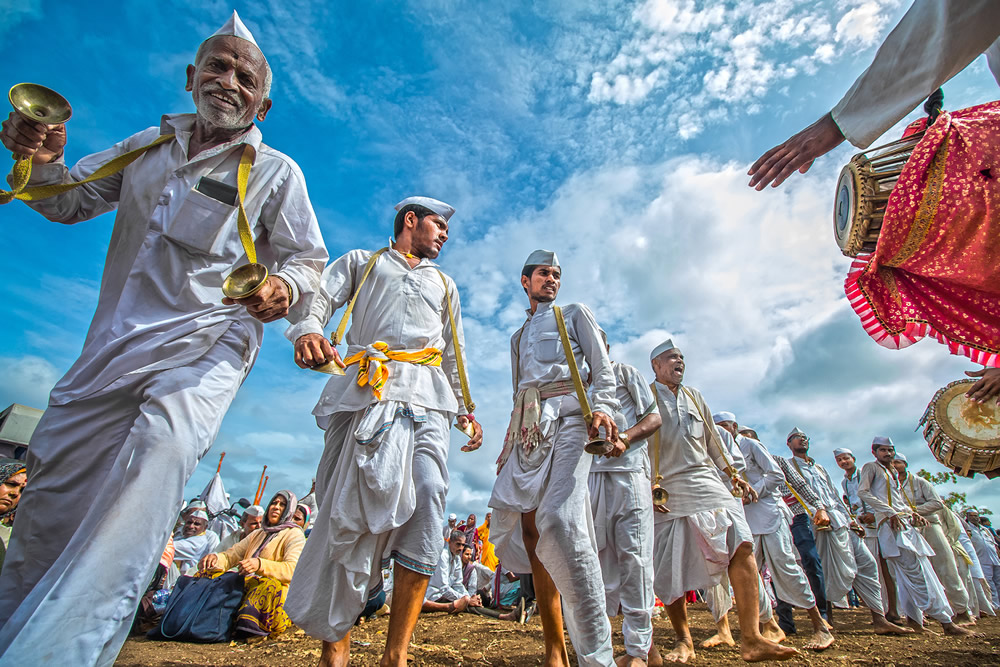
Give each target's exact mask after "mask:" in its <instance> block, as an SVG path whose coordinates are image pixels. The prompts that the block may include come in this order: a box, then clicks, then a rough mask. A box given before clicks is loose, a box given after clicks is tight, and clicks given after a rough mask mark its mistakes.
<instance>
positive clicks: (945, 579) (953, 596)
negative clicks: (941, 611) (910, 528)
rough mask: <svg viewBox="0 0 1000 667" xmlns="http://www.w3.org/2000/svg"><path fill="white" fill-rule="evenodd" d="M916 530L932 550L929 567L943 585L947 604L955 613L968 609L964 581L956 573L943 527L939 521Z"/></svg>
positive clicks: (967, 592)
mask: <svg viewBox="0 0 1000 667" xmlns="http://www.w3.org/2000/svg"><path fill="white" fill-rule="evenodd" d="M918 531H919V532H920V534H921V535H922V536H923V538H924V539H925V540H927V544H928V545H930V547H931V549H933V550H934V555H933V556H931V557H930V561H931V567H932V568H933V569H934V573H935V574H936V575H937V578H938V581H940V582H941V586H942V587H944V592H945V595H946V596H947V597H948V604H949V605H950V606H951V609H952V611H954V612H955V613H956V614H958V613H961V612H963V611H966V610H968V608H969V591H968V589H967V588H966V587H965V582H964V581H962V577H961V576H960V575H959V573H958V564H957V563H956V562H955V554H954V552H953V551H952V549H951V544H949V543H948V538H947V537H946V536H945V534H944V529H943V528H942V527H941V524H939V523H928V524H927V525H926V526H924V527H922V528H919V529H918Z"/></svg>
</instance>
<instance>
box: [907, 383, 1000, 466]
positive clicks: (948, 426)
mask: <svg viewBox="0 0 1000 667" xmlns="http://www.w3.org/2000/svg"><path fill="white" fill-rule="evenodd" d="M975 383H976V381H975V380H959V381H957V382H952V383H951V384H949V385H948V386H946V387H944V388H942V389H940V390H938V392H937V393H936V394H934V398H933V399H932V400H931V402H930V404H928V406H927V410H926V411H925V412H924V416H923V418H921V420H920V425H921V426H923V427H924V439H925V440H927V445H928V446H929V447H930V448H931V452H933V453H934V458H936V459H937V460H938V461H939V462H941V463H942V464H943V465H945V466H948V467H949V468H951V469H952V470H954V471H955V472H956V473H958V474H959V475H962V476H963V477H972V476H973V475H975V473H977V472H981V473H983V474H984V475H986V476H987V477H989V478H990V479H992V478H994V477H997V476H1000V406H998V405H997V403H996V401H994V400H989V401H987V402H985V403H976V402H975V401H971V400H969V399H968V398H967V397H966V396H965V393H966V392H967V391H969V388H970V387H971V386H972V385H973V384H975Z"/></svg>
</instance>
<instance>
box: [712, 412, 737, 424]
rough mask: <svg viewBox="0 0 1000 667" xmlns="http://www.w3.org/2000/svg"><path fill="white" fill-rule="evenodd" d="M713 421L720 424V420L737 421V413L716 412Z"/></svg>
mask: <svg viewBox="0 0 1000 667" xmlns="http://www.w3.org/2000/svg"><path fill="white" fill-rule="evenodd" d="M712 421H714V422H715V423H716V424H718V423H719V422H734V423H735V422H736V415H734V414H733V413H732V412H716V413H715V414H714V415H712Z"/></svg>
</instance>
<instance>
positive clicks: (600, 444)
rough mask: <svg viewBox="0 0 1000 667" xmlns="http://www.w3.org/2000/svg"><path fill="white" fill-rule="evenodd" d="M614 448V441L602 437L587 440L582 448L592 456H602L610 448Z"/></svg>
mask: <svg viewBox="0 0 1000 667" xmlns="http://www.w3.org/2000/svg"><path fill="white" fill-rule="evenodd" d="M614 448H615V443H613V442H611V441H610V440H605V439H604V438H594V439H593V440H590V441H588V442H587V444H586V445H585V446H584V448H583V450H584V451H585V452H587V453H588V454H593V455H594V456H604V455H605V454H607V453H608V452H610V451H611V450H612V449H614Z"/></svg>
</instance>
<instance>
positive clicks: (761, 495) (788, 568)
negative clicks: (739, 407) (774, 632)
mask: <svg viewBox="0 0 1000 667" xmlns="http://www.w3.org/2000/svg"><path fill="white" fill-rule="evenodd" d="M713 419H714V420H715V422H716V424H718V425H719V426H720V427H721V428H723V429H725V430H726V432H727V433H728V434H729V435H731V436H732V437H733V439H734V440H735V441H736V444H737V446H738V447H739V449H740V452H741V453H742V455H743V460H744V461H745V473H744V474H745V475H746V480H747V482H749V483H750V486H752V487H753V490H754V491H756V492H757V500H756V501H755V502H752V503H747V504H745V505H744V506H743V512H744V513H745V515H746V519H747V525H748V526H749V527H750V532H751V533H752V534H753V551H754V557H755V558H756V561H757V569H758V570H762V569H763V567H764V565H767V569H768V571H769V572H770V573H771V582H772V584H773V585H774V590H775V592H776V593H777V595H778V598H779V599H780V600H783V601H785V602H786V603H789V604H792V605H794V606H796V607H799V608H800V609H805V610H806V612H807V613H808V614H809V620H810V621H812V624H813V636H812V638H811V639H810V640H809V641H808V642H806V644H805V645H804V646H803V648H807V649H813V650H817V651H821V650H823V649H826V648H829V647H830V646H831V645H832V644H833V642H834V638H833V635H832V634H830V631H829V629H827V625H826V622H825V621H824V620H823V617H822V615H820V612H819V608H818V607H817V606H816V598H815V597H814V596H813V594H812V590H811V589H810V588H809V581H808V579H807V578H806V574H805V571H804V570H803V569H802V566H801V565H800V564H799V563H798V561H797V560H796V558H795V553H794V546H793V543H792V533H791V531H789V529H788V523H787V520H786V518H785V514H786V513H787V512H783V511H782V507H781V505H779V504H778V503H783V500H782V497H781V489H782V488H783V485H784V483H785V476H784V474H783V473H782V472H781V468H780V467H779V466H778V464H777V463H776V462H775V460H774V457H772V456H771V453H770V452H769V451H767V448H766V447H764V445H763V444H761V442H760V441H758V440H755V439H753V438H748V437H746V436H744V435H741V434H740V432H739V425H738V424H737V423H736V416H735V415H734V414H733V413H731V412H722V413H719V414H718V415H713Z"/></svg>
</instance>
